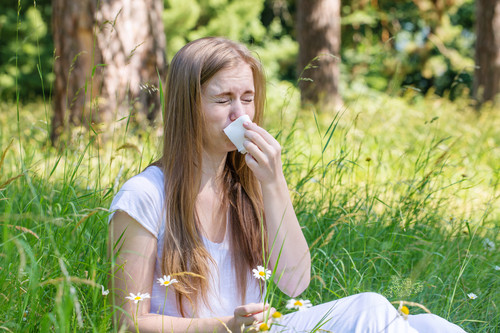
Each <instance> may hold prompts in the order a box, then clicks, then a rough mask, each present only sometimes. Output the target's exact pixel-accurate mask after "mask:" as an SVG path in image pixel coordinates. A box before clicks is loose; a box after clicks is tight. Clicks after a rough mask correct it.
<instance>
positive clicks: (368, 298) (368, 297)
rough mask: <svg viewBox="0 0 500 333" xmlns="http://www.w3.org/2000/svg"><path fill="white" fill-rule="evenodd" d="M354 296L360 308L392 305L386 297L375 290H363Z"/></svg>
mask: <svg viewBox="0 0 500 333" xmlns="http://www.w3.org/2000/svg"><path fill="white" fill-rule="evenodd" d="M356 296H357V300H356V301H357V303H358V305H359V306H360V307H361V308H369V309H387V307H392V304H391V303H390V302H389V301H388V300H387V298H385V297H384V296H382V295H381V294H378V293H375V292H365V293H361V294H358V295H356Z"/></svg>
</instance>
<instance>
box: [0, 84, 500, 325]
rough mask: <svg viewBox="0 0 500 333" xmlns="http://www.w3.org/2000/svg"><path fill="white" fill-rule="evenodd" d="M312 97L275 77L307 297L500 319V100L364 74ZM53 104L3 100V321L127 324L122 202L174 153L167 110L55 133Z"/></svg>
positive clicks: (274, 118) (276, 124)
mask: <svg viewBox="0 0 500 333" xmlns="http://www.w3.org/2000/svg"><path fill="white" fill-rule="evenodd" d="M298 98H299V94H298V91H297V90H296V88H295V87H294V86H292V85H287V84H284V83H281V84H277V83H276V84H271V85H270V86H269V101H268V112H267V115H266V119H265V125H264V127H265V128H266V129H268V130H269V131H270V132H271V133H272V134H273V135H275V136H276V137H277V138H278V140H279V141H280V143H281V144H282V147H283V156H282V159H283V164H284V169H285V174H286V178H287V180H288V185H289V189H290V192H291V194H292V197H293V201H294V206H295V210H296V213H297V216H298V218H299V221H300V223H301V225H302V226H303V230H304V233H305V235H306V238H307V240H308V243H309V246H310V249H311V255H312V259H313V268H312V269H313V271H312V275H313V278H312V281H311V285H310V286H309V288H308V289H307V290H306V291H305V292H304V294H303V295H301V298H304V299H308V300H310V301H311V302H312V303H313V304H318V303H321V302H325V301H329V300H334V299H337V298H340V297H344V296H348V295H352V294H354V293H359V292H363V291H375V292H379V293H382V294H383V295H385V296H386V297H388V298H389V300H391V301H394V302H397V301H399V300H404V301H408V302H415V303H418V304H421V305H423V306H425V307H426V308H427V309H429V310H430V311H431V312H432V313H435V314H438V315H440V316H442V317H444V318H446V319H448V320H451V321H453V322H455V323H457V324H459V325H460V326H462V327H463V328H464V329H465V330H467V331H468V332H500V328H499V327H500V315H499V311H498V306H500V293H499V290H500V267H499V266H500V256H499V254H498V253H499V252H498V250H497V246H498V242H499V240H500V237H499V230H500V223H499V221H500V210H499V208H498V204H499V196H500V187H499V182H500V131H498V128H500V112H499V111H498V109H494V108H493V107H491V106H488V105H486V106H484V107H483V108H482V109H481V110H480V111H477V110H475V109H474V108H473V107H472V106H471V105H470V100H469V99H468V98H466V97H461V98H458V99H456V100H454V101H450V100H449V99H447V98H441V97H438V96H436V95H432V94H428V95H426V96H422V95H421V94H420V93H418V92H416V91H413V90H407V91H402V92H401V93H400V94H398V95H393V96H389V95H387V94H383V93H378V92H374V91H371V90H368V89H364V90H362V89H354V88H352V89H349V90H346V93H345V95H344V106H343V107H342V108H341V109H339V110H336V111H332V112H330V111H328V112H326V111H324V110H323V112H320V110H315V109H314V108H303V109H301V108H300V107H299V104H300V103H299V101H298ZM50 117H51V107H50V102H49V101H38V102H30V103H22V102H18V103H8V102H2V103H1V104H0V129H1V131H0V154H1V155H0V230H1V240H0V286H1V289H0V300H2V302H1V303H0V329H1V330H3V331H7V332H49V331H51V332H52V331H53V332H105V331H113V328H112V327H111V317H112V313H113V311H117V309H116V307H114V306H113V305H112V304H111V301H110V298H108V297H107V296H104V295H103V294H102V289H101V286H102V285H104V286H107V284H108V276H109V270H110V263H109V261H108V259H107V254H106V251H107V250H106V238H107V217H108V214H109V212H108V207H109V204H110V202H111V199H112V197H113V195H114V193H116V192H117V190H118V189H119V188H120V186H121V185H122V184H123V182H124V181H125V180H126V179H128V178H129V177H131V176H132V175H134V174H137V173H138V172H140V171H141V170H143V169H144V168H145V167H146V166H147V165H148V164H149V163H151V162H152V161H154V160H155V159H156V158H158V157H159V152H160V147H161V124H160V121H158V123H157V124H156V128H154V129H153V130H151V129H147V128H146V129H145V128H140V127H136V126H127V125H126V124H125V121H124V120H120V121H119V122H124V124H123V125H122V126H119V127H118V129H117V130H116V131H114V132H112V133H101V132H99V129H97V128H93V129H92V130H81V131H80V130H79V129H75V131H74V132H73V133H72V140H71V141H69V142H67V143H66V145H61V146H58V147H52V146H51V145H50V144H49V143H48V141H47V140H48V137H49V130H50ZM104 137H106V139H104ZM473 295H476V296H477V297H474V296H473ZM287 299H288V298H287V297H286V296H285V295H283V294H281V293H279V292H276V294H275V297H274V299H273V303H272V304H273V306H275V307H276V308H277V309H279V310H280V311H282V312H283V313H286V312H287V311H286V309H285V306H284V305H285V302H286V300H287ZM395 306H397V304H395ZM421 312H423V310H422V308H420V307H418V306H410V313H421Z"/></svg>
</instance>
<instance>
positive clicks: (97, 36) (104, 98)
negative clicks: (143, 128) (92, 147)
mask: <svg viewBox="0 0 500 333" xmlns="http://www.w3.org/2000/svg"><path fill="white" fill-rule="evenodd" d="M97 3H98V4H99V7H97ZM52 5H53V7H52V8H53V34H54V44H55V47H56V57H57V59H56V61H55V74H56V80H55V89H54V117H53V121H52V134H51V139H52V142H53V143H54V142H55V141H56V140H57V138H58V137H59V135H60V134H61V133H62V132H63V131H64V129H69V128H70V127H71V126H74V125H84V126H89V125H90V124H92V123H96V122H100V123H102V124H103V125H104V126H103V127H104V128H108V129H109V128H112V127H115V126H120V125H121V124H125V123H126V122H125V121H122V122H119V120H120V119H124V118H128V117H129V116H131V117H132V118H133V120H136V121H141V120H142V119H143V118H147V119H148V120H150V121H153V120H154V119H155V118H156V116H157V115H158V113H159V111H160V110H161V105H160V95H159V92H158V75H159V76H160V77H161V78H163V77H164V73H165V69H166V56H165V48H166V39H165V33H164V30H163V21H162V13H163V1H162V0H99V1H98V0H79V1H64V0H53V1H52ZM90 88H92V89H90ZM91 99H93V100H91ZM137 118H139V119H137Z"/></svg>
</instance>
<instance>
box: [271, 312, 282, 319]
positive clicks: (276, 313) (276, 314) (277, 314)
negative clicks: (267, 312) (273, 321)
mask: <svg viewBox="0 0 500 333" xmlns="http://www.w3.org/2000/svg"><path fill="white" fill-rule="evenodd" d="M282 316H283V315H282V314H281V312H279V311H276V312H275V313H273V315H272V317H273V318H281V317H282Z"/></svg>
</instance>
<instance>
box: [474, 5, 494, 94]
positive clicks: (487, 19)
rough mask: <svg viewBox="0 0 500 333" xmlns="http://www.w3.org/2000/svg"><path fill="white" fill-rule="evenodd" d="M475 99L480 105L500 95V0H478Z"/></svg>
mask: <svg viewBox="0 0 500 333" xmlns="http://www.w3.org/2000/svg"><path fill="white" fill-rule="evenodd" d="M475 60H476V70H475V75H474V90H473V94H474V97H475V98H476V99H477V101H478V102H479V104H482V103H483V102H486V101H493V102H494V101H495V96H496V95H497V94H498V93H500V0H476V55H475Z"/></svg>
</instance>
